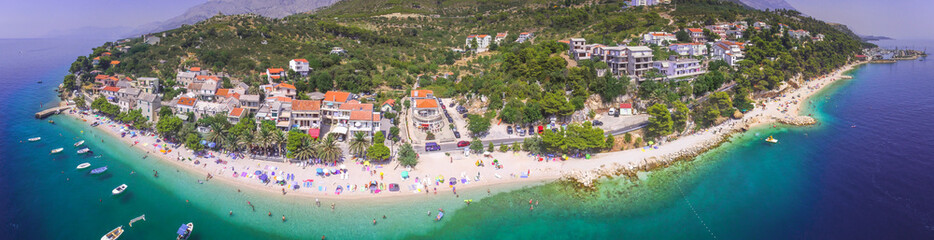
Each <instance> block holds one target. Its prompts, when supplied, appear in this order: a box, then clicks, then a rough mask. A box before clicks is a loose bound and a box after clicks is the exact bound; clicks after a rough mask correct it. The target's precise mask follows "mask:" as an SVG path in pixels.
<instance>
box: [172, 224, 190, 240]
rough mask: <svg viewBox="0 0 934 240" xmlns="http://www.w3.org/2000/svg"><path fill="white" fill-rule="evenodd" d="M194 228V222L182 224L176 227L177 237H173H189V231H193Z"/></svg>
mask: <svg viewBox="0 0 934 240" xmlns="http://www.w3.org/2000/svg"><path fill="white" fill-rule="evenodd" d="M194 229H195V224H193V223H188V224H182V226H180V227H178V232H176V233H178V237H177V238H175V240H186V239H188V238H189V237H191V231H193V230H194Z"/></svg>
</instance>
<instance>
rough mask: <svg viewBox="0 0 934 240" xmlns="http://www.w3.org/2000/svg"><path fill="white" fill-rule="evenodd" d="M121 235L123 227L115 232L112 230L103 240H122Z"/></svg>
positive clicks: (115, 229)
mask: <svg viewBox="0 0 934 240" xmlns="http://www.w3.org/2000/svg"><path fill="white" fill-rule="evenodd" d="M120 235H123V226H119V227H117V228H114V230H110V232H108V233H107V234H106V235H104V236H103V237H101V240H116V239H117V238H120Z"/></svg>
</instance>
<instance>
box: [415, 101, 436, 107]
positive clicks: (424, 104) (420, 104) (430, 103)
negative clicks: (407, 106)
mask: <svg viewBox="0 0 934 240" xmlns="http://www.w3.org/2000/svg"><path fill="white" fill-rule="evenodd" d="M436 107H438V101H437V100H434V99H418V100H415V108H436Z"/></svg>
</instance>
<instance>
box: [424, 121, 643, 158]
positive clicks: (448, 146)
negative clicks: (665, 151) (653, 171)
mask: <svg viewBox="0 0 934 240" xmlns="http://www.w3.org/2000/svg"><path fill="white" fill-rule="evenodd" d="M648 124H649V123H648V122H641V123H638V124H635V125H629V126H626V127H623V128H620V129H615V130H610V131H607V132H606V133H607V134H612V135H619V134H623V133H627V132H631V131H635V130H637V129H640V128H644V127H645V126H646V125H648ZM515 136H516V137H513V138H501V139H495V140H483V139H480V140H481V141H483V146H484V147H486V146H487V145H489V144H490V143H491V142H492V143H493V145H494V146H496V149H499V145H501V144H512V143H514V142H520V143H521V142H522V141H524V140H525V137H519V136H518V135H515ZM470 140H471V139H470V138H467V137H464V138H460V139H457V141H455V142H449V143H440V144H439V145H440V146H441V151H440V152H453V151H463V150H464V148H463V147H460V148H459V147H457V142H459V141H468V142H469V141H470ZM413 147H415V151H416V152H418V153H424V152H425V144H419V145H414V146H413Z"/></svg>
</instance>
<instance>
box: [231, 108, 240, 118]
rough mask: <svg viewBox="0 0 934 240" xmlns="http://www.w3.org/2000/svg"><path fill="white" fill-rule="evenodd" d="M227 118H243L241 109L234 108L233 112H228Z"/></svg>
mask: <svg viewBox="0 0 934 240" xmlns="http://www.w3.org/2000/svg"><path fill="white" fill-rule="evenodd" d="M227 116H231V117H240V116H243V108H234V109H233V110H230V113H228V114H227Z"/></svg>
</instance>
